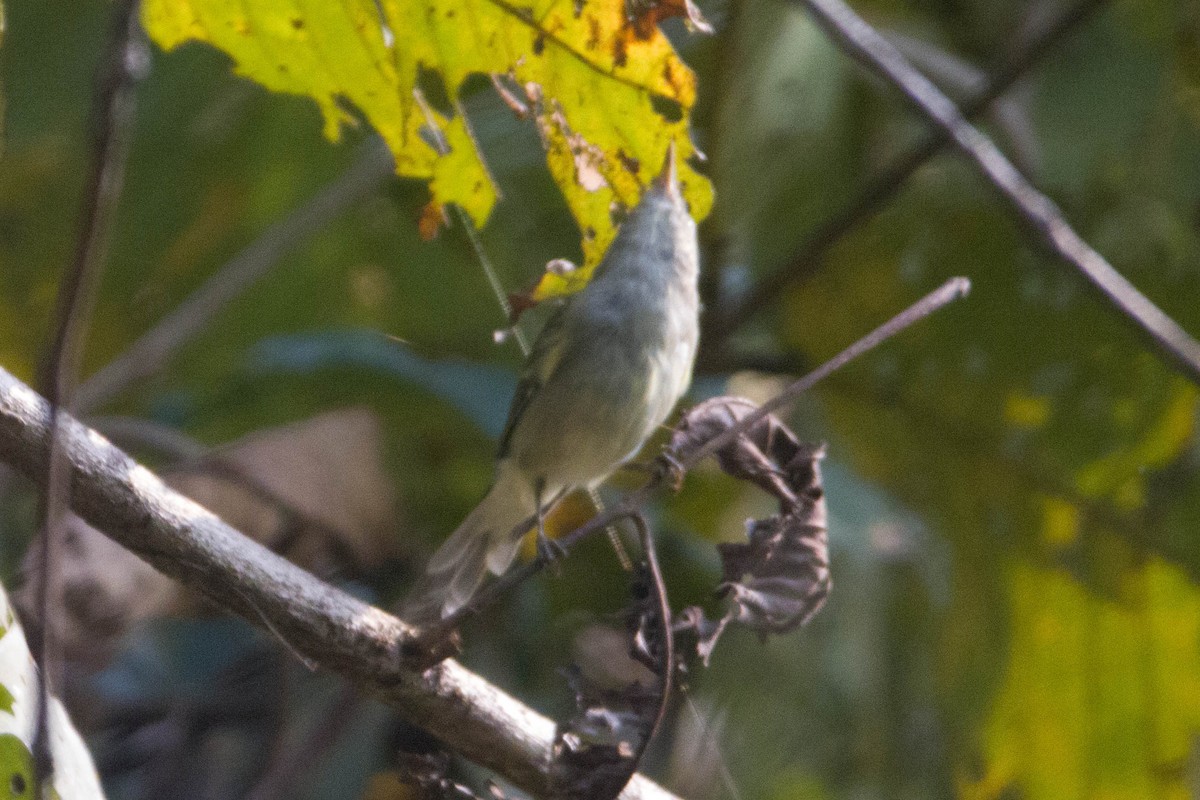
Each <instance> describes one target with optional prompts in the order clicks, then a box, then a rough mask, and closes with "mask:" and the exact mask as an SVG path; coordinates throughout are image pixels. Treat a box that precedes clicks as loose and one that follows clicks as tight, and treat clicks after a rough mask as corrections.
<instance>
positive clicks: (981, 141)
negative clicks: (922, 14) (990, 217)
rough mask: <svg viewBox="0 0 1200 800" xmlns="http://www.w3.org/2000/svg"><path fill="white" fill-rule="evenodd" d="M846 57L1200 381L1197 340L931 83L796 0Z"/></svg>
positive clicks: (840, 5) (881, 43)
mask: <svg viewBox="0 0 1200 800" xmlns="http://www.w3.org/2000/svg"><path fill="white" fill-rule="evenodd" d="M800 2H802V3H803V4H804V6H805V7H806V8H808V9H809V11H810V12H812V15H813V18H814V19H815V20H816V22H817V24H819V25H820V26H821V27H822V28H824V29H825V31H826V32H827V33H828V34H829V35H830V36H831V37H832V38H833V39H834V40H835V41H837V42H838V43H839V44H840V45H841V46H842V48H843V49H844V50H845V51H846V53H847V54H848V55H850V56H851V57H852V58H854V59H855V60H856V61H858V62H859V63H860V64H862V65H864V66H865V67H867V68H868V69H870V70H871V71H872V72H874V73H875V74H877V75H879V76H880V77H882V78H884V79H886V80H887V81H888V82H889V83H891V84H892V85H893V86H895V87H896V88H897V89H899V90H900V92H901V93H902V94H903V95H904V97H905V98H906V99H907V100H908V101H909V103H910V104H911V105H912V106H913V108H915V109H916V110H917V111H918V112H919V113H920V114H921V115H922V116H924V117H925V118H927V119H928V120H929V121H930V122H932V123H933V124H934V125H936V126H937V127H938V128H939V129H941V130H942V132H943V133H944V134H945V135H947V136H948V137H950V139H951V141H953V142H954V144H955V146H956V147H957V148H958V149H959V151H960V152H961V153H962V154H963V155H965V156H966V157H967V159H968V160H969V161H970V162H971V163H972V164H973V165H974V166H975V168H976V169H977V170H978V171H979V172H980V174H981V175H982V176H983V178H984V179H985V180H986V181H987V182H988V183H989V184H990V185H991V186H992V187H993V188H995V189H996V191H997V192H999V194H1000V196H1001V197H1003V198H1004V200H1005V201H1006V202H1007V203H1008V205H1009V207H1010V209H1011V210H1012V212H1013V213H1014V214H1016V216H1017V218H1018V219H1019V220H1021V221H1022V222H1023V223H1025V225H1026V227H1027V228H1028V229H1029V230H1031V231H1033V232H1034V233H1035V234H1036V236H1037V238H1038V241H1039V242H1040V243H1041V244H1042V245H1043V246H1044V247H1045V248H1046V249H1048V250H1049V251H1050V252H1051V253H1053V254H1054V255H1055V256H1056V257H1058V258H1059V259H1061V260H1062V261H1064V262H1066V263H1067V264H1069V265H1070V266H1072V267H1074V268H1075V270H1076V271H1077V272H1079V273H1080V274H1081V275H1082V276H1083V277H1084V278H1085V279H1086V280H1087V281H1088V282H1089V283H1090V284H1091V285H1092V286H1093V287H1095V288H1096V289H1097V290H1098V291H1099V292H1100V294H1101V295H1102V296H1103V297H1104V298H1105V299H1106V300H1107V301H1108V302H1109V303H1110V304H1111V305H1112V306H1113V307H1114V308H1115V309H1116V310H1117V311H1118V312H1119V313H1120V314H1121V315H1122V316H1123V317H1124V318H1125V319H1126V320H1128V321H1129V322H1130V323H1132V324H1133V325H1134V326H1135V328H1136V329H1137V330H1139V331H1140V332H1142V333H1143V334H1145V335H1146V336H1148V337H1149V338H1150V340H1151V342H1153V343H1154V344H1155V345H1156V347H1157V350H1158V351H1159V353H1160V354H1161V355H1162V356H1164V357H1165V358H1166V360H1167V361H1169V362H1170V363H1172V364H1173V365H1174V366H1175V367H1176V368H1178V369H1179V371H1180V372H1182V373H1183V374H1184V375H1185V376H1187V377H1188V378H1190V379H1191V380H1192V381H1193V382H1195V383H1198V384H1200V342H1197V341H1196V340H1195V339H1194V338H1192V336H1191V335H1190V334H1188V333H1187V331H1185V330H1184V329H1183V328H1182V327H1180V326H1179V324H1178V323H1176V322H1175V320H1173V319H1171V318H1170V317H1169V316H1167V315H1166V314H1165V313H1163V311H1162V310H1161V309H1160V308H1158V306H1156V305H1154V303H1152V302H1150V300H1149V299H1148V298H1147V297H1146V296H1145V295H1143V294H1142V293H1141V292H1139V291H1138V290H1137V288H1136V287H1135V286H1134V285H1133V284H1132V283H1130V282H1129V281H1128V280H1126V279H1125V277H1124V276H1123V275H1121V273H1119V272H1117V271H1116V270H1115V269H1113V267H1112V265H1111V264H1109V263H1108V262H1107V261H1106V260H1105V259H1104V257H1103V256H1102V255H1100V254H1099V253H1098V252H1096V250H1095V249H1093V248H1092V246H1091V245H1089V244H1088V243H1087V242H1086V241H1084V240H1083V238H1082V237H1080V236H1079V234H1077V233H1076V232H1075V231H1074V229H1072V228H1071V226H1070V225H1069V224H1067V221H1066V219H1065V218H1064V217H1063V215H1062V212H1061V211H1060V210H1059V209H1058V207H1057V206H1056V205H1055V204H1054V201H1052V200H1051V199H1050V198H1049V197H1047V196H1046V195H1045V194H1043V193H1042V192H1040V191H1038V189H1037V188H1036V187H1034V186H1033V184H1031V183H1030V182H1029V181H1028V180H1027V179H1026V178H1025V176H1024V175H1022V174H1021V172H1020V170H1018V169H1017V168H1016V167H1015V166H1014V165H1013V163H1012V162H1011V161H1009V160H1008V158H1006V157H1005V155H1004V153H1002V152H1001V151H1000V149H999V148H997V147H996V145H995V144H993V143H992V140H991V139H989V138H988V137H987V136H985V135H984V134H983V133H982V132H980V131H979V130H978V129H977V128H975V127H974V126H973V125H971V123H969V122H968V121H967V120H966V119H965V118H964V117H963V115H962V112H960V111H959V110H958V108H957V107H956V106H955V105H954V103H953V102H952V101H951V100H950V99H949V98H948V97H946V95H944V94H943V93H942V92H941V90H939V89H938V88H937V87H936V86H935V85H934V84H933V82H932V81H930V80H929V79H928V78H926V77H925V76H924V75H923V74H922V73H921V72H920V71H919V70H918V69H916V68H915V67H914V66H913V65H912V64H910V63H909V62H908V61H907V60H906V59H905V58H904V56H903V55H902V54H901V53H900V51H899V50H897V49H896V47H895V46H894V45H892V43H891V42H889V41H888V40H887V39H885V38H884V37H883V36H882V35H881V34H880V33H879V32H878V31H877V30H875V29H874V28H872V27H871V26H870V25H868V24H867V23H866V22H865V21H864V20H863V19H862V18H861V17H860V16H858V15H857V14H856V13H854V11H853V9H851V8H850V7H849V6H848V5H846V4H845V3H844V2H842V0H800Z"/></svg>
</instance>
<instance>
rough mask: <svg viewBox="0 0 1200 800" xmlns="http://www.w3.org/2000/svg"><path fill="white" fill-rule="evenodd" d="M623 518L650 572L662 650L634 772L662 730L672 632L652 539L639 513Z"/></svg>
mask: <svg viewBox="0 0 1200 800" xmlns="http://www.w3.org/2000/svg"><path fill="white" fill-rule="evenodd" d="M625 516H626V517H627V518H629V520H631V521H632V522H633V525H634V527H635V528H637V532H638V538H640V539H641V542H642V555H643V556H644V557H645V559H646V566H647V567H648V568H649V570H650V584H651V587H652V588H653V589H654V599H655V601H656V602H657V604H658V619H659V623H660V624H661V625H662V630H661V631H660V635H661V636H662V650H663V651H662V662H661V671H662V675H661V677H662V691H661V693H660V695H659V701H658V710H657V711H656V712H655V714H654V724H653V725H652V726H651V727H650V730H649V731H648V732H647V733H646V737H645V738H644V739H642V742H641V745H640V746H639V747H638V751H637V755H636V756H635V757H634V761H633V763H634V770H636V769H637V768H638V766H640V765H641V763H642V757H643V756H645V755H646V748H647V747H649V746H650V740H651V739H653V738H654V736H655V735H656V734H657V733H658V731H659V728H661V727H662V723H663V718H664V717H666V715H667V703H668V702H669V701H670V699H671V688H672V687H673V686H674V684H675V631H674V630H673V629H672V628H671V604H670V602H669V601H668V600H667V583H666V581H664V580H663V575H662V568H661V567H659V565H658V552H657V551H656V550H655V547H654V537H653V536H652V535H651V533H650V526H649V525H647V524H646V518H645V517H644V516H643V515H642V513H641V511H631V512H629V513H628V514H626V515H625Z"/></svg>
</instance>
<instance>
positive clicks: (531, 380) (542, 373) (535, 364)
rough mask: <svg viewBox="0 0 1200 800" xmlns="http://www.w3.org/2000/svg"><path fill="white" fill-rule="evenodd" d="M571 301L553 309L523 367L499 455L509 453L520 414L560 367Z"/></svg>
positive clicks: (502, 455) (502, 436)
mask: <svg viewBox="0 0 1200 800" xmlns="http://www.w3.org/2000/svg"><path fill="white" fill-rule="evenodd" d="M569 304H570V301H568V302H567V304H564V305H563V306H562V307H561V308H559V309H558V310H557V311H555V312H554V314H553V316H551V317H550V319H549V320H547V322H546V327H544V328H542V332H541V333H540V334H538V337H537V339H535V340H534V342H533V348H532V349H531V350H530V351H529V358H527V359H526V360H525V367H524V369H522V370H521V379H520V380H519V381H518V382H517V393H516V394H515V395H514V396H513V401H512V405H511V406H510V407H509V409H508V421H507V422H505V423H504V433H503V434H501V436H500V450H499V452H498V453H497V456H496V457H497V458H504V457H505V456H507V455H508V448H509V446H510V445H511V444H512V436H513V432H514V431H515V430H516V429H517V425H518V424H519V423H520V421H521V416H522V415H523V414H524V413H525V410H526V409H527V408H529V404H530V403H531V402H533V398H534V397H536V396H537V393H538V392H539V391H541V388H542V387H543V386H545V385H546V382H547V381H549V380H550V376H551V375H553V374H554V370H555V369H557V368H558V364H559V362H560V361H561V360H562V355H563V350H564V346H565V344H566V329H565V326H564V324H563V322H564V314H565V312H566V310H567V307H568V306H569Z"/></svg>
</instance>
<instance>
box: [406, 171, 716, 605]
mask: <svg viewBox="0 0 1200 800" xmlns="http://www.w3.org/2000/svg"><path fill="white" fill-rule="evenodd" d="M698 274H699V253H698V248H697V244H696V224H695V222H694V221H693V220H692V218H691V216H690V215H689V214H688V211H687V206H686V205H685V203H684V201H683V197H682V196H681V195H680V192H679V183H678V180H677V179H676V175H675V165H674V150H673V148H671V149H669V150H668V152H667V159H666V163H665V165H664V166H663V170H662V173H661V174H660V175H659V176H658V177H657V178H656V179H655V180H654V182H653V183H652V184H651V186H650V187H649V188H648V189H647V191H646V192H645V194H644V195H643V197H642V200H641V202H640V203H639V204H638V205H637V207H636V208H635V209H634V210H633V212H632V213H631V214H630V215H629V217H628V218H626V220H625V221H624V223H622V225H621V227H620V230H619V231H618V232H617V236H616V238H615V239H614V240H613V243H612V245H611V246H610V247H609V249H608V252H606V253H605V255H604V258H603V260H602V261H601V262H600V264H599V265H598V266H597V267H596V271H595V273H594V275H593V277H592V279H591V281H590V282H589V283H588V285H587V286H586V287H585V288H584V289H583V290H582V291H580V292H578V293H577V294H575V295H572V296H571V297H570V298H568V299H567V301H566V302H565V303H564V305H563V306H562V307H561V308H560V309H559V310H558V311H557V312H555V314H554V315H553V316H552V317H551V318H550V320H549V321H548V322H547V323H546V327H545V328H544V329H543V330H542V332H541V334H540V335H539V336H538V338H537V340H536V341H535V342H534V344H533V348H532V350H531V352H530V354H529V359H528V361H527V362H526V364H525V368H524V370H523V372H522V374H521V380H520V383H519V384H518V386H517V393H516V396H515V397H514V398H513V403H512V408H511V409H510V410H509V415H508V423H507V425H506V426H505V429H504V434H503V436H502V437H501V440H500V451H499V454H498V456H497V460H496V477H495V481H494V482H493V483H492V487H491V489H489V490H488V493H487V496H486V497H484V498H483V500H482V501H481V502H480V503H479V505H478V506H477V507H476V508H475V510H474V511H472V512H471V513H470V514H469V515H468V516H467V518H466V519H465V520H464V521H463V523H462V524H461V525H460V526H459V527H458V530H456V531H454V533H452V534H451V535H450V538H449V539H447V540H446V542H445V544H443V545H442V546H441V547H440V548H439V549H438V551H437V552H436V553H434V555H433V558H431V559H430V561H429V566H428V568H427V570H426V574H425V575H424V576H423V577H422V578H421V580H420V581H418V583H417V586H416V587H415V588H414V590H413V592H412V593H411V594H410V599H409V601H408V602H407V603H406V606H405V610H406V611H407V616H408V617H409V619H410V620H411V621H413V622H417V623H421V622H428V621H430V620H436V619H438V618H439V617H445V616H448V615H450V614H451V613H453V612H454V611H455V610H457V609H458V608H460V607H462V606H463V605H465V604H466V603H467V602H468V601H469V600H470V599H471V596H472V595H473V594H474V593H475V590H476V589H477V588H478V587H479V585H480V583H481V582H482V581H483V579H484V576H485V575H486V573H487V572H489V571H490V572H492V573H494V574H496V575H499V574H500V573H502V572H503V571H504V570H506V569H507V568H508V566H509V565H510V564H511V563H512V561H513V558H514V557H515V556H516V553H517V549H518V545H519V543H520V540H521V535H520V534H521V533H524V531H520V532H518V534H517V535H514V534H513V530H514V528H516V527H517V526H518V525H520V524H521V523H522V522H523V521H524V520H527V519H529V518H530V517H532V516H534V515H535V512H538V511H539V506H540V507H541V510H544V509H546V508H547V507H549V506H550V505H552V504H553V503H554V502H555V501H557V500H558V499H559V498H561V497H562V496H563V495H565V494H566V493H568V492H570V491H573V490H575V489H591V488H594V487H595V486H597V485H599V484H600V483H601V482H602V481H604V479H605V478H607V477H608V476H609V475H611V474H612V473H613V472H614V471H615V470H616V469H617V468H618V467H619V466H621V464H623V463H625V462H626V461H628V460H629V459H631V458H633V457H634V456H635V455H637V453H638V451H639V450H640V449H641V447H642V445H643V444H644V443H645V441H646V439H647V438H648V437H649V436H650V434H651V433H653V432H654V430H655V428H657V427H658V426H659V425H661V424H662V423H663V421H664V420H665V419H666V418H667V415H668V414H670V413H671V409H672V408H674V407H675V403H676V402H677V401H678V400H679V398H680V397H681V396H683V393H684V392H685V391H686V390H687V388H688V384H689V383H691V379H692V362H693V361H694V360H695V357H696V344H697V340H698V338H699V312H700V300H699V295H698V291H697V277H698ZM540 534H541V532H540V531H539V535H540ZM539 545H540V546H541V547H542V548H544V547H545V545H546V542H545V541H544V540H539Z"/></svg>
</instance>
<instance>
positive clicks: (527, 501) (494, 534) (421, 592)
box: [403, 468, 535, 625]
mask: <svg viewBox="0 0 1200 800" xmlns="http://www.w3.org/2000/svg"><path fill="white" fill-rule="evenodd" d="M534 510H535V503H534V497H533V491H532V489H531V488H530V486H529V483H528V481H526V480H525V479H524V478H523V476H521V475H520V474H519V473H517V472H516V470H515V469H503V468H502V469H501V470H499V472H498V474H497V475H496V482H495V483H494V484H492V488H491V489H489V490H488V493H487V496H486V497H484V498H483V500H482V501H480V503H479V505H478V506H476V507H475V510H474V511H472V512H471V513H470V514H468V515H467V518H466V519H465V520H463V522H462V524H461V525H459V526H458V529H457V530H455V531H454V533H452V534H450V538H449V539H447V540H446V541H445V543H443V544H442V546H441V547H439V548H438V549H437V552H435V553H434V554H433V557H432V558H430V559H429V565H428V566H427V567H426V568H425V574H424V575H423V576H421V578H420V579H419V580H418V581H417V584H416V586H414V587H413V589H412V591H411V592H410V593H409V595H408V598H407V599H406V600H405V602H404V610H403V615H404V617H405V619H407V620H408V621H409V622H412V623H414V624H417V625H420V624H423V623H425V624H427V623H429V622H434V621H437V620H439V619H443V618H445V617H448V616H450V615H451V614H453V613H454V612H455V611H457V610H458V609H459V608H461V607H462V606H464V605H466V604H467V601H469V600H470V599H471V597H472V595H474V594H475V590H476V589H478V588H479V585H480V584H481V583H483V578H484V575H485V574H486V573H487V572H488V571H491V572H492V573H493V574H495V575H499V574H500V573H502V572H504V570H506V569H508V565H509V564H511V563H512V561H513V559H514V558H515V557H516V555H517V548H518V547H519V546H520V542H521V537H520V536H513V535H512V530H513V528H515V527H516V526H517V525H520V524H521V522H523V521H524V520H526V519H528V518H529V517H531V516H533V513H534Z"/></svg>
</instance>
